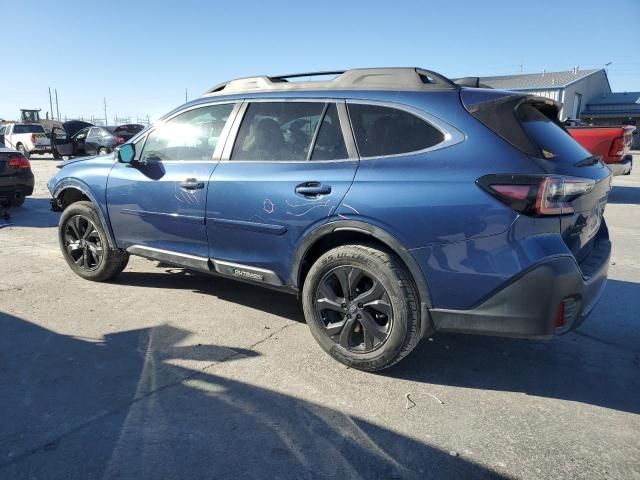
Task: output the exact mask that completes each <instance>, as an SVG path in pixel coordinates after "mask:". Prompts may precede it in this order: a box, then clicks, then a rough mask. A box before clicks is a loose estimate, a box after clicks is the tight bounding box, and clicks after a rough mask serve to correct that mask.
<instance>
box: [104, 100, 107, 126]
mask: <svg viewBox="0 0 640 480" xmlns="http://www.w3.org/2000/svg"><path fill="white" fill-rule="evenodd" d="M104 126H105V127H106V126H107V97H104Z"/></svg>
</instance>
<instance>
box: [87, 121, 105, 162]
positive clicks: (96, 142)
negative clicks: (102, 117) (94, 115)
mask: <svg viewBox="0 0 640 480" xmlns="http://www.w3.org/2000/svg"><path fill="white" fill-rule="evenodd" d="M101 136H102V129H101V128H99V127H91V128H90V129H89V133H88V134H87V138H86V139H85V141H84V151H85V153H86V154H87V155H97V154H98V148H99V147H100V137H101Z"/></svg>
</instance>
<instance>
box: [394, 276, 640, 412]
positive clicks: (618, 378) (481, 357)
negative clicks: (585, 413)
mask: <svg viewBox="0 0 640 480" xmlns="http://www.w3.org/2000/svg"><path fill="white" fill-rule="evenodd" d="M639 310H640V284H638V283H632V282H623V281H618V280H609V283H608V285H607V289H606V291H605V294H604V295H603V297H602V299H601V302H600V304H599V305H598V307H597V308H596V310H595V311H594V312H593V313H592V315H591V317H589V318H588V319H587V320H586V321H585V323H584V324H583V325H581V326H580V327H579V328H578V329H577V330H576V331H574V332H571V333H568V334H567V335H563V336H560V337H555V338H552V339H549V340H520V339H512V338H500V337H485V336H474V335H463V334H445V333H442V334H436V335H435V336H434V337H433V339H432V340H431V341H423V342H422V343H421V344H420V345H419V346H418V348H417V349H416V350H415V351H414V352H413V353H412V354H411V355H409V356H408V357H407V358H406V359H405V360H403V361H402V362H400V363H399V364H398V365H396V366H394V367H392V368H391V369H389V370H387V371H385V373H384V374H385V375H389V376H392V377H395V378H403V379H408V380H413V381H419V382H425V383H432V384H438V385H451V386H456V387H465V388H476V389H483V390H484V389H487V390H503V391H509V392H522V393H526V394H527V395H533V396H538V397H547V398H556V399H562V400H569V401H573V402H581V403H585V404H590V405H596V406H601V407H605V408H611V409H615V410H620V411H624V412H631V413H636V414H637V413H640V401H638V398H640V325H639V324H638V322H637V319H638V313H637V312H638V311H639Z"/></svg>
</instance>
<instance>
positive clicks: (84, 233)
mask: <svg viewBox="0 0 640 480" xmlns="http://www.w3.org/2000/svg"><path fill="white" fill-rule="evenodd" d="M58 239H59V242H60V249H61V250H62V254H63V256H64V259H65V260H66V262H67V264H68V265H69V267H71V270H73V271H74V272H75V273H76V274H77V275H79V276H81V277H82V278H85V279H87V280H93V281H96V282H103V281H106V280H109V279H111V278H113V277H115V276H116V275H118V274H119V273H120V272H122V270H124V268H125V267H126V266H127V262H128V261H129V254H128V253H127V252H125V251H123V250H120V249H117V248H110V247H109V242H108V241H107V235H106V233H105V231H104V228H103V226H102V222H101V221H100V219H99V217H98V214H97V212H96V211H95V209H94V207H93V205H92V204H91V203H90V202H76V203H73V204H71V205H70V206H69V207H67V208H66V209H65V211H64V212H62V215H61V216H60V224H59V227H58Z"/></svg>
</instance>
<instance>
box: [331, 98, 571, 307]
mask: <svg viewBox="0 0 640 480" xmlns="http://www.w3.org/2000/svg"><path fill="white" fill-rule="evenodd" d="M458 95H459V94H458V92H442V93H428V94H419V93H415V94H413V93H406V94H397V95H395V96H394V97H393V98H392V99H391V101H394V102H397V103H400V104H410V105H412V106H414V107H417V108H419V109H422V110H424V111H426V112H428V113H430V114H432V115H434V116H436V117H438V118H439V119H441V120H444V121H445V122H447V123H449V124H450V125H452V126H454V127H455V128H457V129H458V130H460V131H461V132H463V133H464V134H465V137H464V140H463V141H461V142H460V143H458V144H455V145H452V146H449V147H445V148H441V149H437V150H433V151H429V152H425V153H421V154H413V155H402V156H397V157H388V158H378V159H369V160H367V159H363V160H361V161H360V166H359V168H358V171H357V173H356V177H355V180H354V183H353V185H352V187H351V189H350V190H349V192H348V193H347V195H346V196H345V199H344V200H343V203H342V204H341V205H340V207H339V208H338V209H337V210H336V212H335V216H334V219H353V220H361V221H364V222H367V223H369V224H373V225H375V226H378V227H380V228H382V229H384V230H385V231H386V232H388V233H389V234H390V235H392V236H393V237H395V238H396V239H397V240H398V241H399V242H400V243H401V244H402V245H404V247H405V248H407V249H408V250H410V252H411V254H412V255H413V256H414V258H415V259H416V260H417V261H418V263H419V265H420V267H421V269H422V271H423V273H424V274H425V278H426V281H427V283H428V285H429V289H430V293H431V296H432V303H433V306H435V307H442V308H468V307H470V306H471V305H473V304H474V303H476V302H477V301H478V300H479V299H480V298H481V297H482V296H483V295H485V294H487V293H488V292H490V291H491V290H492V289H494V288H496V287H497V286H498V285H500V284H501V283H502V282H504V281H505V280H506V279H507V278H508V277H509V276H511V275H513V274H514V273H517V272H518V271H520V270H521V269H522V268H525V267H526V266H527V265H529V264H530V263H531V262H532V261H535V259H536V258H538V253H539V254H540V255H546V254H548V251H546V249H545V248H540V252H536V254H535V255H532V256H531V257H529V256H528V255H527V253H526V252H525V253H523V252H520V251H516V252H515V253H514V251H513V245H512V244H510V242H512V243H513V242H519V241H520V240H516V239H514V238H512V235H513V232H512V229H511V226H512V225H514V223H515V221H516V219H517V218H518V215H517V214H516V212H514V211H513V210H511V209H509V208H507V207H506V206H504V205H503V204H502V203H500V202H499V201H497V200H496V199H495V198H493V197H491V196H490V195H488V194H487V193H486V192H484V191H483V190H481V189H480V188H479V187H478V186H477V185H476V183H475V181H476V179H478V178H479V177H481V176H483V175H486V174H490V173H514V174H516V173H542V170H541V169H540V167H539V166H538V165H537V164H535V163H534V162H533V161H531V160H530V159H529V158H528V157H527V156H526V155H524V154H522V153H521V152H520V151H519V150H517V149H515V148H514V147H512V146H511V145H510V144H508V143H506V142H505V141H503V140H502V139H500V138H499V137H498V136H497V135H495V134H494V133H493V132H491V131H490V130H489V129H488V128H487V127H485V126H484V125H482V124H481V123H480V122H478V121H477V120H475V119H474V118H473V117H471V115H469V113H468V112H467V111H466V110H465V109H464V108H463V106H462V104H461V102H460V101H459V97H458ZM385 100H387V101H389V100H390V99H385ZM518 231H519V233H518V237H519V238H522V237H526V236H527V235H528V234H529V233H530V234H532V235H537V234H542V235H545V234H547V233H548V232H550V231H553V232H555V233H556V234H557V233H558V232H559V224H558V221H557V219H556V220H553V221H551V222H537V223H536V222H528V221H526V222H522V223H521V224H520V228H519V229H518ZM556 236H557V235H556ZM557 238H558V239H559V236H557ZM560 243H562V242H560ZM561 247H562V246H561V245H560V246H559V247H558V248H560V249H561V250H562V251H564V252H566V248H561Z"/></svg>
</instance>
